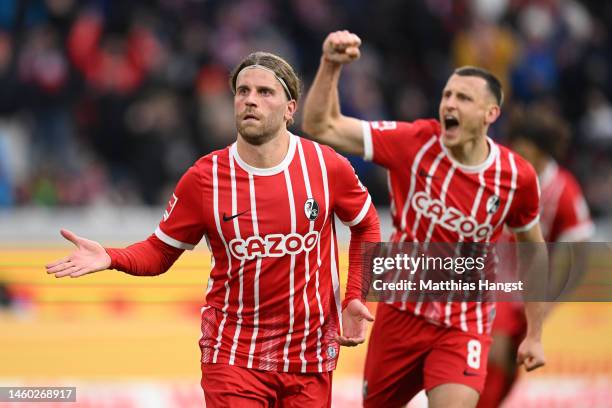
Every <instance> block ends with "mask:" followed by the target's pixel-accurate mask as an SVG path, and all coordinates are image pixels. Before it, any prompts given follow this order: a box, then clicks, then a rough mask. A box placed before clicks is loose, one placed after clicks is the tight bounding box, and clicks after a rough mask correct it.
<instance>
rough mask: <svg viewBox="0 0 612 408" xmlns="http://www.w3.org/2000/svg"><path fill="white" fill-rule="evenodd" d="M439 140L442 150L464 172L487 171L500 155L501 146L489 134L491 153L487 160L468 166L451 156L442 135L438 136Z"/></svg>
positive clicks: (488, 141) (488, 140)
mask: <svg viewBox="0 0 612 408" xmlns="http://www.w3.org/2000/svg"><path fill="white" fill-rule="evenodd" d="M438 141H439V142H440V146H441V147H442V151H443V152H444V154H445V155H446V157H447V158H448V159H449V160H450V161H451V163H452V164H453V166H455V167H457V168H459V169H461V170H462V171H463V172H464V173H480V172H482V171H485V170H486V169H488V168H489V166H491V165H492V164H493V162H494V161H495V158H496V157H497V156H498V155H499V146H497V143H495V142H494V141H493V140H492V139H491V138H490V137H489V136H487V143H488V145H489V155H488V156H487V158H486V159H485V161H483V162H482V163H480V164H477V165H475V166H468V165H466V164H462V163H459V162H458V161H457V160H455V159H454V158H453V156H451V154H450V152H449V151H448V149H447V148H446V146H444V143H442V138H441V137H438Z"/></svg>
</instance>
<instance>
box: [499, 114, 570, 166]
mask: <svg viewBox="0 0 612 408" xmlns="http://www.w3.org/2000/svg"><path fill="white" fill-rule="evenodd" d="M506 135H507V138H508V141H509V142H510V143H512V142H514V141H516V140H521V139H522V140H528V141H530V142H531V143H533V144H534V145H535V146H536V147H537V148H538V149H539V150H540V151H542V152H543V153H545V154H547V155H549V156H550V157H553V158H554V159H556V160H563V158H564V156H565V152H566V150H567V147H568V145H569V142H570V139H571V130H570V125H569V124H568V123H567V122H566V121H565V120H563V119H562V118H561V117H560V116H559V115H558V114H556V113H554V112H552V111H551V110H550V109H549V108H546V107H543V106H537V105H535V106H528V107H525V108H517V109H515V110H514V112H513V113H512V115H511V116H510V120H509V121H508V128H507V131H506Z"/></svg>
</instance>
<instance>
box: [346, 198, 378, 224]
mask: <svg viewBox="0 0 612 408" xmlns="http://www.w3.org/2000/svg"><path fill="white" fill-rule="evenodd" d="M370 204H372V197H370V195H369V194H368V198H367V199H366V202H365V204H364V205H363V207H362V208H361V211H359V214H357V216H356V217H355V218H354V219H353V220H352V221H349V222H344V221H342V223H343V224H344V225H346V226H347V227H354V226H355V225H357V224H359V223H360V222H361V221H363V219H364V218H365V216H366V214H367V213H368V210H369V209H370Z"/></svg>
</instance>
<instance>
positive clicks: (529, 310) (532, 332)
mask: <svg viewBox="0 0 612 408" xmlns="http://www.w3.org/2000/svg"><path fill="white" fill-rule="evenodd" d="M547 310H548V304H547V303H546V302H525V316H526V318H527V334H526V337H529V338H532V339H537V340H541V339H542V326H543V323H544V318H545V317H546V314H547Z"/></svg>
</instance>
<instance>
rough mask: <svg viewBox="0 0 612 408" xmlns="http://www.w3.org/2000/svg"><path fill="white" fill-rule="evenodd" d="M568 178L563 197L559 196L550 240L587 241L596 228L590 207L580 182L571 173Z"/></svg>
mask: <svg viewBox="0 0 612 408" xmlns="http://www.w3.org/2000/svg"><path fill="white" fill-rule="evenodd" d="M566 180H567V181H566V183H565V187H564V189H563V192H562V193H561V197H559V204H558V207H557V213H556V214H555V218H554V220H553V224H552V230H551V234H550V240H551V241H553V242H555V241H558V242H579V241H586V240H588V239H589V238H591V236H592V235H593V233H594V230H595V228H594V226H593V222H592V221H591V216H590V214H589V207H588V205H587V203H586V200H585V199H584V196H583V195H582V191H581V189H580V186H579V185H578V182H577V181H576V180H575V179H574V178H573V177H571V175H569V174H568V175H567V176H566Z"/></svg>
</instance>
